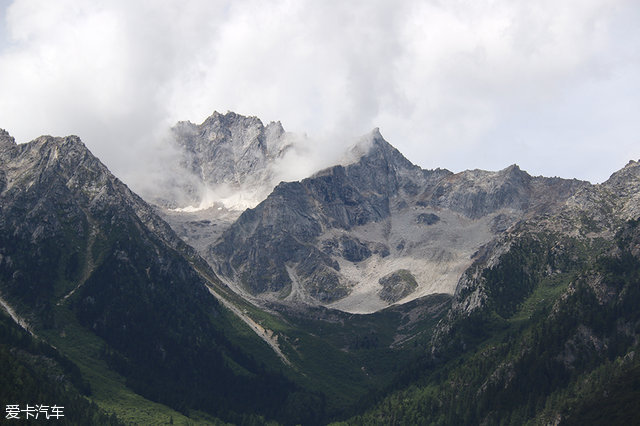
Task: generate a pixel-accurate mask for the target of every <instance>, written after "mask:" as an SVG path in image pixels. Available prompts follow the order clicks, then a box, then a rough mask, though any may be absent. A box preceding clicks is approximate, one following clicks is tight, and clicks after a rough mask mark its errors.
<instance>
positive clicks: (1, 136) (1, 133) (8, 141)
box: [0, 129, 16, 147]
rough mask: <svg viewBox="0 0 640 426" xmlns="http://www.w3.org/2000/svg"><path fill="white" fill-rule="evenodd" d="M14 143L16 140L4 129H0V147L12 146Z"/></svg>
mask: <svg viewBox="0 0 640 426" xmlns="http://www.w3.org/2000/svg"><path fill="white" fill-rule="evenodd" d="M15 144H16V140H15V139H14V138H13V136H11V135H10V134H9V132H7V131H6V130H4V129H0V147H3V146H13V145H15Z"/></svg>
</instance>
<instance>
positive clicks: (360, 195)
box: [0, 113, 640, 425]
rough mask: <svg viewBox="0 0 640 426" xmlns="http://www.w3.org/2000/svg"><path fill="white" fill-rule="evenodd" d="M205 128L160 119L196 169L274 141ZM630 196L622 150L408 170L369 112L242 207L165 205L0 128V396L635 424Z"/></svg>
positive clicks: (75, 157)
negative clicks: (619, 163)
mask: <svg viewBox="0 0 640 426" xmlns="http://www.w3.org/2000/svg"><path fill="white" fill-rule="evenodd" d="M207 121H210V123H209V124H207V126H205V125H204V123H203V125H200V126H196V125H191V124H183V125H179V126H176V128H175V129H178V128H179V127H180V126H184V127H185V129H191V130H189V131H187V130H185V131H184V132H185V134H186V135H191V136H188V137H187V136H185V137H184V140H185V141H186V140H188V139H189V138H191V139H190V140H191V141H192V142H193V143H191V145H189V144H186V142H185V146H187V145H189V146H190V147H191V148H189V149H187V148H184V150H183V151H179V152H183V154H184V153H187V152H188V153H189V154H188V155H187V154H184V156H183V154H181V158H182V159H183V160H184V161H183V166H184V167H189V168H190V170H191V171H190V172H189V173H190V174H191V176H195V178H197V179H196V181H198V179H199V182H200V183H201V184H202V185H205V184H204V181H205V179H204V177H202V176H200V177H198V174H203V173H204V174H205V175H206V174H207V173H208V172H206V171H207V170H209V171H210V172H211V173H212V174H211V181H210V182H209V183H207V184H206V185H228V186H229V187H230V188H236V189H237V188H240V189H242V185H243V184H242V182H248V181H250V180H251V179H255V182H256V185H258V184H260V182H261V181H262V180H265V181H268V180H269V179H271V178H269V176H275V175H272V174H271V173H272V172H273V171H274V170H277V167H276V165H277V164H278V161H280V160H279V159H278V158H280V159H282V158H284V157H278V155H280V154H277V153H284V154H282V155H286V153H287V152H288V150H290V149H295V147H294V148H283V149H280V148H277V147H278V146H281V147H285V146H286V143H285V144H284V145H278V143H280V142H282V140H281V139H279V138H277V137H276V138H275V139H273V140H277V141H280V142H275V143H274V144H273V145H271V143H272V141H273V140H272V139H270V137H269V136H268V133H269V132H267V131H266V130H265V129H266V128H269V127H271V129H272V130H270V131H273V132H275V134H278V133H279V131H277V128H278V127H280V126H277V125H275V124H272V125H268V126H266V127H265V126H262V124H261V123H260V122H259V120H257V119H255V118H251V117H248V118H247V117H242V116H238V115H235V114H232V113H229V114H226V115H220V114H214V116H212V117H211V118H210V120H209V119H208V120H207ZM194 129H195V130H194ZM207 129H209V130H207ZM251 129H254V130H251ZM273 129H275V130H273ZM183 130H184V129H183ZM174 131H177V130H174ZM207 132H210V134H209V136H206V137H205V136H202V135H206V134H207ZM214 133H215V135H216V136H214ZM219 135H222V136H219ZM225 135H226V136H225ZM251 135H254V136H251ZM256 135H257V136H256ZM260 135H262V136H260ZM201 136H202V138H201V139H198V138H200V137H201ZM261 138H262V139H261ZM285 139H286V138H285ZM198 140H200V141H201V142H202V147H201V148H196V145H197V144H198V143H199V142H197V141H198ZM212 141H214V142H215V143H213V142H212ZM216 141H217V142H216ZM260 141H262V142H260ZM216 144H219V145H220V146H219V147H218V148H216V149H219V150H220V152H218V153H217V154H216V155H215V156H213V154H212V156H211V157H210V158H209V159H207V160H205V159H204V156H205V153H206V152H207V149H213V148H212V147H214V146H217V145H216ZM269 146H272V148H269ZM222 147H226V148H224V149H223V148H222ZM243 147H244V148H243ZM265 147H266V148H265ZM263 148H264V149H263ZM270 149H271V151H270ZM213 151H215V149H213ZM213 151H211V152H213ZM216 152H217V151H216ZM222 152H224V153H222ZM269 152H271V153H272V154H269ZM258 153H262V154H258ZM224 155H228V156H229V157H228V158H230V159H232V160H228V161H229V162H228V163H227V164H226V165H223V166H221V167H220V169H219V171H220V173H221V176H219V177H217V178H214V177H213V176H214V175H215V170H216V167H215V162H216V161H218V159H221V158H223V157H224ZM189 158H190V159H191V160H189V161H190V162H189V161H187V160H186V159H189ZM220 161H221V162H222V163H224V161H222V160H220ZM274 167H276V168H274ZM242 170H244V171H242ZM215 179H219V180H218V181H215ZM234 179H235V180H234ZM216 182H217V183H216ZM220 182H222V183H220ZM200 183H198V185H200ZM198 185H196V186H194V187H197V186H198ZM238 185H239V186H238ZM639 198H640V163H638V162H635V161H631V162H629V164H627V165H626V166H625V167H624V168H623V169H621V170H619V171H618V172H616V173H614V174H613V175H612V176H611V178H610V179H609V180H608V181H606V182H604V183H602V184H598V185H592V184H589V183H588V182H582V181H578V180H566V179H559V178H544V177H534V176H530V175H529V174H528V173H526V172H525V171H523V170H521V169H520V168H519V167H518V166H516V165H512V166H509V167H507V168H506V169H504V170H500V171H497V172H488V171H482V170H468V171H464V172H460V173H452V172H450V171H447V170H441V169H436V170H423V169H421V168H420V167H418V166H416V165H414V164H412V163H411V162H410V161H409V160H407V159H406V158H405V157H403V156H402V154H401V153H400V152H399V151H398V150H397V149H395V148H394V147H393V146H391V145H390V144H389V143H388V142H386V141H385V140H384V138H383V137H382V136H381V134H380V132H379V131H378V130H377V129H376V130H374V131H373V132H371V133H370V134H369V135H367V136H365V137H364V138H362V140H360V141H359V142H358V143H356V144H355V145H353V146H352V147H351V148H350V149H349V150H348V152H346V154H345V155H344V156H343V160H342V161H341V162H340V164H336V165H335V166H333V167H330V168H327V169H324V170H322V171H320V172H318V173H316V174H314V175H312V176H309V177H307V178H306V179H303V180H301V181H298V182H282V183H280V184H279V185H277V186H276V187H275V188H274V190H273V192H272V193H271V194H270V195H268V196H266V198H265V199H264V200H262V202H260V203H259V204H257V205H255V207H253V208H250V209H247V210H245V211H244V212H242V213H241V214H240V213H239V212H238V211H236V212H233V210H232V209H228V208H226V207H224V204H223V203H222V202H221V201H220V200H219V199H218V202H217V204H216V203H214V204H213V206H212V207H209V208H203V209H199V208H195V207H206V206H192V207H194V208H193V209H182V210H180V209H175V208H174V207H176V206H177V205H178V204H176V200H175V199H174V200H168V201H167V202H166V203H165V204H162V205H149V204H148V203H147V202H145V201H144V200H143V199H141V198H140V197H138V196H137V195H136V194H134V193H132V192H131V191H130V190H129V189H128V187H127V186H126V185H125V184H124V183H122V182H121V181H120V180H118V179H117V178H116V177H115V176H113V175H112V174H111V173H110V172H109V170H108V169H107V168H106V167H105V166H104V165H103V164H102V163H101V162H100V161H99V160H98V159H97V158H95V157H94V156H93V155H92V154H91V153H90V152H89V150H88V149H87V148H86V147H85V146H84V144H83V143H82V142H81V141H80V140H79V138H77V137H75V136H68V137H64V138H57V137H51V136H42V137H40V138H37V139H36V140H34V141H32V142H29V143H26V144H19V145H18V144H16V143H15V141H14V140H13V138H11V136H10V135H9V134H8V133H7V132H4V131H0V306H1V307H2V308H1V309H0V372H2V373H1V374H0V392H1V394H2V395H1V396H2V398H3V399H4V400H9V401H18V402H19V403H21V404H26V403H31V402H33V401H35V400H33V401H32V400H31V398H38V401H40V402H39V403H50V404H53V403H58V401H60V402H61V403H63V404H65V407H67V406H68V407H69V408H68V409H69V410H73V413H71V411H69V418H68V419H67V420H68V421H69V422H71V423H73V422H75V423H82V424H84V423H87V424H89V423H93V424H96V423H99V424H109V423H110V424H121V423H128V424H132V423H133V424H163V423H169V424H170V423H183V424H191V423H198V424H200V423H202V424H224V423H225V422H229V423H233V424H327V423H329V422H338V424H367V425H368V424H602V423H605V422H606V423H614V424H635V423H638V419H640V411H638V408H637V400H638V397H639V396H640V394H639V389H640V386H639V384H640V365H639V362H640V358H638V356H637V352H638V350H640V347H638V345H639V342H640V335H639V334H638V330H640V316H639V314H638V312H639V311H638V309H637V306H638V304H639V303H640V275H639V271H640V227H639V226H638V223H639V220H640V210H639V208H638V206H639V205H640V204H639V203H638V202H639V201H640V200H639ZM213 200H214V201H215V198H214V199H213ZM165 201H166V200H165ZM172 203H173V204H172ZM170 207H171V208H170ZM165 218H167V219H169V223H167V222H166V221H165ZM188 244H191V245H188ZM205 259H206V260H205Z"/></svg>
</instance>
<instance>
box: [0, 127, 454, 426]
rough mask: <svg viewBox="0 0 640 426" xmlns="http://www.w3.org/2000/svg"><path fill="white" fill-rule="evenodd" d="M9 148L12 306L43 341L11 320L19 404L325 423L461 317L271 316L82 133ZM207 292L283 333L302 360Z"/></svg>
mask: <svg viewBox="0 0 640 426" xmlns="http://www.w3.org/2000/svg"><path fill="white" fill-rule="evenodd" d="M0 148H1V149H0V159H1V160H2V163H0V164H1V165H2V168H1V170H2V173H1V175H2V182H1V183H2V192H1V193H0V198H1V200H0V201H1V202H0V295H1V296H2V298H3V299H4V300H5V301H6V302H7V304H8V305H9V306H11V307H12V308H13V310H14V311H15V315H17V316H19V317H21V318H22V319H23V320H24V321H25V322H27V323H28V324H29V325H30V327H31V328H32V329H33V331H34V333H35V335H36V336H37V337H35V338H31V337H29V336H28V335H26V334H25V332H22V331H21V329H16V326H15V325H13V324H11V323H10V321H9V319H3V324H4V325H6V326H7V327H9V325H11V326H12V327H13V329H12V330H13V331H11V332H6V333H4V334H3V336H2V340H0V342H1V344H2V345H3V346H2V360H3V366H4V365H6V367H7V368H6V369H5V370H3V371H16V373H15V375H13V376H12V375H10V374H9V373H8V374H7V375H5V376H4V378H3V381H2V389H3V392H4V394H3V397H4V398H6V399H7V400H8V401H17V402H19V403H23V404H26V403H35V401H32V400H31V398H27V396H28V395H33V397H34V398H35V397H36V396H37V397H38V398H40V397H42V398H44V399H43V401H38V402H37V403H46V402H47V401H49V400H51V401H49V402H51V403H52V404H54V403H55V404H60V405H62V404H67V406H68V407H69V408H68V409H67V410H72V409H75V410H77V414H76V415H77V416H79V417H78V419H84V418H91V419H93V418H95V419H97V418H100V419H102V418H104V419H107V420H104V421H102V420H96V421H95V422H94V421H91V422H90V423H105V422H108V421H113V422H117V421H124V422H132V423H138V424H139V423H143V424H159V423H170V422H171V421H173V422H176V423H185V422H188V421H197V422H204V423H220V422H231V423H237V424H263V423H267V422H278V423H283V424H297V423H303V424H318V423H320V424H321V423H326V422H327V421H329V420H330V419H337V418H344V417H345V416H346V415H347V414H348V413H355V412H356V407H357V406H358V404H359V402H360V401H361V400H362V399H363V398H367V395H368V394H369V392H372V391H374V390H375V389H379V388H380V387H381V386H383V385H385V384H387V383H389V382H390V381H391V380H392V378H393V377H394V375H395V374H396V372H397V371H399V370H400V369H401V367H402V365H404V363H407V362H410V361H411V360H412V359H413V358H415V356H417V352H419V351H420V349H419V347H418V346H417V345H413V344H412V343H413V342H412V339H414V338H418V339H423V340H428V339H429V338H430V334H429V333H430V331H431V330H432V328H433V325H434V324H435V323H436V321H437V320H438V319H439V318H440V317H441V316H442V315H443V313H444V312H445V310H446V308H447V307H448V303H449V299H450V298H449V297H447V296H444V297H437V296H436V297H432V298H430V299H429V300H426V301H425V302H424V303H423V304H421V305H419V306H407V307H406V308H404V307H403V308H396V309H390V310H388V311H385V312H381V313H378V314H376V315H371V316H357V315H348V314H344V313H339V312H337V313H336V312H332V311H328V310H324V309H322V310H319V311H317V312H315V313H311V315H310V314H309V312H302V313H298V312H284V313H282V314H276V313H273V312H272V313H269V312H266V311H264V310H260V309H258V308H256V307H254V306H252V305H250V304H249V303H247V302H245V301H243V300H242V299H241V298H239V297H238V296H236V295H235V294H233V293H232V292H230V291H229V290H228V289H227V288H226V287H225V286H224V285H223V284H221V283H220V282H219V280H218V279H217V278H216V276H215V274H214V273H213V272H212V271H211V269H209V267H208V265H207V264H206V263H205V262H203V261H202V259H200V258H199V257H198V256H197V254H195V252H194V251H193V250H192V249H191V248H190V247H188V246H186V245H185V244H184V243H182V242H181V241H180V240H179V239H178V238H177V237H176V236H175V234H174V233H173V232H172V231H171V230H170V229H169V228H168V226H167V225H166V224H165V223H164V222H162V221H161V220H160V219H159V218H157V216H155V214H154V213H153V211H152V210H151V209H150V208H149V207H148V206H147V205H146V204H145V203H144V202H143V201H142V200H141V199H139V198H138V197H137V196H135V195H134V194H132V193H131V192H130V191H129V190H128V189H127V188H126V187H125V186H124V185H123V184H122V183H121V182H119V181H118V180H117V179H116V178H114V177H113V176H112V175H111V174H110V173H109V172H108V170H106V168H105V167H104V166H103V165H102V164H100V163H99V161H98V160H97V159H95V157H93V156H92V155H91V154H90V153H89V152H88V151H87V150H86V148H85V147H84V146H83V145H82V143H81V142H80V141H79V140H78V139H77V138H74V137H70V138H66V139H56V138H50V137H43V138H40V139H38V140H36V141H34V142H31V143H30V144H26V145H19V146H18V145H15V144H9V145H6V144H5V145H4V146H2V147H0ZM210 288H212V289H215V291H216V292H217V293H219V294H221V295H223V297H225V298H226V299H227V300H228V301H229V302H230V303H231V304H233V305H235V307H236V308H237V309H238V310H239V311H241V312H244V315H246V316H247V317H248V318H250V319H251V320H252V321H254V322H255V323H257V324H259V325H260V327H263V328H264V329H266V330H268V332H269V333H273V336H275V338H274V340H275V341H276V342H277V344H278V346H279V347H280V348H281V349H282V351H283V353H284V355H285V356H286V357H287V359H288V360H289V361H290V363H291V364H290V365H288V364H285V363H283V362H282V361H281V360H280V359H279V358H278V356H277V355H276V353H275V352H274V351H273V350H272V348H270V347H269V346H268V345H267V344H266V343H265V342H264V341H263V340H262V339H260V338H259V337H258V336H257V334H256V333H255V332H254V331H252V330H251V329H250V328H249V327H248V326H247V325H246V324H245V322H243V321H242V320H240V319H239V317H238V316H237V315H238V314H237V312H236V313H234V312H232V311H231V310H229V309H227V308H226V307H224V306H223V304H222V303H220V302H219V301H218V300H216V298H215V297H213V295H212V294H211V293H210V291H209V289H210ZM411 310H413V311H414V314H412V315H409V311H411ZM416 312H417V313H416ZM5 323H6V324H5ZM7 324H8V325H7ZM12 333H14V334H15V333H18V334H20V333H22V335H23V336H22V337H20V338H14V337H11V336H12V335H13V334H12ZM25 336H26V337H25ZM416 336H418V337H416ZM21 339H22V340H21ZM34 339H35V340H34ZM23 340H24V341H27V340H29V342H31V343H28V344H27V343H24V344H21V345H22V346H20V345H18V343H16V342H18V341H23ZM402 342H408V343H405V345H404V347H402V346H401V345H400V343H402ZM25 345H26V346H25ZM52 346H55V348H57V349H56V350H54V349H52ZM16 348H18V349H16ZM25 348H26V349H25ZM27 353H29V354H30V355H26V354H27ZM58 364H59V365H60V366H59V367H58V366H57V365H58ZM21 366H23V367H24V368H22V367H21ZM27 367H28V368H27ZM57 370H60V371H62V372H63V374H62V375H63V376H64V377H65V379H64V380H63V381H62V382H60V383H58V381H57V379H56V377H58V376H60V375H56V376H55V377H54V376H52V375H51V374H52V373H53V372H55V371H57ZM36 383H39V386H40V389H41V391H39V392H40V393H38V392H33V393H32V391H33V389H34V386H35V384H36ZM54 397H55V398H54ZM56 398H59V399H56ZM54 399H55V401H54ZM3 401H4V400H3ZM93 404H97V405H98V406H99V407H100V409H101V410H103V411H100V409H98V408H97V407H96V406H95V405H93ZM100 416H102V417H100ZM116 417H117V419H119V420H116ZM78 422H80V423H82V420H78Z"/></svg>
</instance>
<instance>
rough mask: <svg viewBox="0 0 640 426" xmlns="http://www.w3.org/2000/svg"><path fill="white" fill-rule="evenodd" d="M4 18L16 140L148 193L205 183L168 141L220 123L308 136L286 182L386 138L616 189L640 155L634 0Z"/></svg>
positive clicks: (65, 0)
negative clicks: (254, 123)
mask: <svg viewBox="0 0 640 426" xmlns="http://www.w3.org/2000/svg"><path fill="white" fill-rule="evenodd" d="M0 8H1V9H2V11H1V14H0V19H2V23H1V24H0V94H1V95H0V128H5V129H6V130H8V131H9V132H10V133H11V134H12V135H13V136H15V137H16V140H17V141H18V142H27V141H29V140H32V139H34V138H36V137H37V136H39V135H41V134H52V135H67V134H77V135H79V136H80V137H81V138H82V139H83V141H84V142H85V143H86V145H87V146H88V147H89V148H90V149H91V150H92V152H93V153H94V154H96V155H97V156H98V157H99V158H100V159H101V160H102V161H103V162H105V163H106V164H107V166H108V167H109V168H110V169H111V170H112V171H113V172H114V173H115V174H116V175H117V176H118V177H120V178H121V179H122V180H124V181H125V183H127V184H128V185H129V186H131V187H132V189H134V190H135V191H138V192H141V193H145V192H147V193H148V192H150V191H153V189H154V187H155V186H158V185H164V184H166V182H167V181H175V180H177V181H182V180H186V181H189V180H190V179H191V178H190V177H189V176H185V175H182V174H181V173H180V167H179V164H178V161H177V160H176V152H175V150H174V148H172V147H171V145H170V144H168V143H167V134H168V129H169V128H170V127H171V126H172V125H174V124H175V123H176V122H177V121H179V120H190V121H192V122H196V123H198V122H201V121H203V120H204V119H205V118H206V117H207V116H209V115H210V114H211V113H212V112H213V111H214V110H218V111H223V112H224V111H234V112H237V113H238V114H242V115H252V116H253V115H255V116H257V117H259V118H260V119H261V120H262V121H263V122H264V123H265V124H266V123H268V122H269V121H276V120H280V121H281V122H282V124H283V126H284V127H285V129H287V130H288V131H291V132H292V133H294V134H297V135H304V134H307V135H308V136H307V137H308V141H311V142H309V143H308V144H307V145H308V146H307V147H306V148H305V147H303V146H302V145H301V147H300V148H299V149H298V151H295V152H292V153H291V154H290V156H289V157H288V158H286V159H283V160H282V162H281V164H280V166H281V167H279V168H278V172H277V174H278V179H281V180H296V179H300V178H302V177H305V176H308V175H309V174H310V173H312V172H313V171H316V170H318V169H319V168H322V167H326V166H328V165H330V164H331V162H332V161H335V160H336V159H337V158H338V157H339V155H340V153H341V152H343V151H344V149H345V147H346V146H347V145H348V144H351V143H353V141H354V140H355V139H357V138H358V137H359V136H360V135H363V134H366V133H368V132H369V131H370V130H371V129H373V128H374V127H379V128H380V130H381V132H382V133H383V135H384V136H385V138H386V139H387V140H388V141H389V142H390V143H391V144H393V145H394V146H396V147H397V148H398V149H399V150H400V151H401V152H402V153H403V154H404V155H405V156H406V157H407V158H408V159H409V160H411V161H412V162H414V163H416V164H418V165H420V166H422V167H425V168H435V167H443V168H448V169H450V170H452V171H461V170H464V169H470V168H483V169H489V170H498V169H502V168H504V167H505V166H507V165H509V164H512V163H518V164H519V165H520V166H521V168H523V169H525V170H527V171H529V172H530V173H531V174H534V175H538V174H541V175H546V176H562V177H577V178H581V179H586V180H590V181H592V182H600V181H603V180H605V179H606V178H607V177H608V176H609V175H610V174H611V173H612V172H613V171H615V170H617V169H619V168H620V167H622V166H623V165H624V164H625V163H626V162H627V161H628V160H629V159H638V158H640V148H638V147H639V146H640V144H639V143H638V142H639V141H638V136H637V135H639V134H640V122H639V121H638V120H637V115H638V112H640V77H639V76H640V53H639V52H640V28H639V27H638V25H637V22H639V21H640V5H639V4H638V3H637V2H635V1H631V0H629V1H625V0H620V1H615V0H589V1H584V0H580V1H578V0H576V1H566V2H562V3H560V4H559V3H558V2H553V1H546V0H544V1H538V2H527V1H507V0H502V1H492V2H484V1H480V2H463V1H453V2H446V3H441V2H431V1H418V0H414V1H406V2H401V3H398V2H392V1H366V2H365V1H355V2H348V3H344V2H338V1H323V2H313V1H295V2H291V1H273V2H260V1H253V0H245V1H242V0H240V1H223V0H220V1H205V0H202V1H190V2H179V1H172V0H164V1H135V2H131V1H125V0H114V1H110V2H84V1H80V0H62V1H56V2H51V1H38V0H15V1H12V2H6V1H4V2H1V3H0ZM303 145H304V144H303ZM183 183H184V182H183ZM187 183H188V182H187ZM181 184H182V183H181ZM176 187H180V185H178V186H176ZM202 191H204V192H206V191H207V188H203V189H202ZM192 195H193V194H176V197H178V196H183V197H184V198H185V199H184V200H183V201H184V202H187V201H188V199H190V197H191V196H192ZM201 195H202V194H201Z"/></svg>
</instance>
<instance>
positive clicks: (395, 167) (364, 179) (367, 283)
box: [205, 129, 586, 312]
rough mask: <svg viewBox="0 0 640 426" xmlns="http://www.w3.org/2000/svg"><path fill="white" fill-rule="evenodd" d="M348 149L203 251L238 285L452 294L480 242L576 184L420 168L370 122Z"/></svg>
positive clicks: (385, 294)
mask: <svg viewBox="0 0 640 426" xmlns="http://www.w3.org/2000/svg"><path fill="white" fill-rule="evenodd" d="M350 157H351V161H349V162H345V163H344V164H343V165H338V166H334V167H330V168H328V169H325V170H323V171H321V172H318V173H317V174H315V175H314V176H312V177H310V178H307V179H304V180H302V181H300V182H291V183H281V184H280V185H278V186H277V187H276V188H275V190H274V191H273V193H272V194H271V195H270V196H269V197H268V198H267V199H266V200H265V201H263V202H262V203H260V204H259V205H258V206H257V207H256V208H255V209H250V210H247V211H246V212H244V213H243V214H242V215H241V216H240V218H239V219H238V220H237V221H236V222H235V223H234V224H233V225H232V226H231V227H230V228H229V229H228V230H227V231H226V232H225V233H224V234H223V235H222V236H221V238H220V240H219V241H218V242H217V243H214V244H212V245H211V246H210V248H209V249H208V252H205V257H207V258H208V259H209V260H210V262H211V263H212V264H214V265H217V266H216V267H217V270H218V271H219V273H220V274H221V275H222V276H223V277H225V278H226V279H227V281H228V282H229V283H230V285H235V286H236V289H237V290H238V291H239V292H242V293H248V294H250V295H253V296H255V297H258V298H268V299H273V300H276V301H280V302H282V303H297V302H303V303H309V304H322V305H325V306H331V307H334V308H337V309H341V310H345V311H349V312H373V311H377V310H379V309H382V308H384V307H386V306H388V305H389V304H392V303H397V302H400V303H404V302H407V301H410V300H413V299H415V298H418V297H421V296H424V295H427V294H433V293H449V294H452V293H453V292H454V290H455V287H456V283H457V281H458V279H459V278H460V276H461V275H462V273H463V272H464V270H465V269H466V268H467V267H469V266H470V265H471V262H472V258H473V254H474V253H475V252H477V251H478V250H479V249H480V247H482V246H483V245H484V244H487V243H488V242H489V241H491V240H492V239H493V238H495V237H496V236H497V235H498V234H499V233H501V232H503V231H504V230H506V229H507V228H508V227H509V226H510V225H512V224H513V223H515V222H517V221H518V220H521V219H522V218H524V217H525V216H526V215H529V214H533V213H536V212H537V213H540V212H542V211H547V210H553V209H554V208H556V207H557V206H559V205H561V204H562V203H563V202H564V200H566V199H567V197H569V196H570V195H571V194H573V192H574V191H575V190H576V189H577V188H579V187H581V186H584V185H585V184H586V183H584V182H580V181H575V180H574V181H568V180H562V179H547V178H534V177H531V176H529V175H528V174H527V173H526V172H523V171H522V170H520V169H519V168H518V167H517V166H510V167H508V168H507V169H505V170H502V171H500V172H485V171H480V170H474V171H467V172H462V173H458V174H453V173H452V172H450V171H448V170H441V169H437V170H422V169H421V168H420V167H418V166H416V165H414V164H412V163H411V162H410V161H409V160H407V159H406V158H405V157H404V156H403V155H402V154H401V153H400V152H399V151H398V150H397V149H395V148H394V147H393V146H392V145H391V144H389V143H388V142H387V141H386V140H385V139H384V138H383V137H382V135H381V134H380V132H379V131H378V130H377V129H375V130H374V131H373V132H371V133H370V134H369V135H367V136H366V137H365V138H363V139H362V140H361V141H360V142H359V143H358V144H356V145H355V146H354V147H353V148H352V149H351V150H350Z"/></svg>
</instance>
